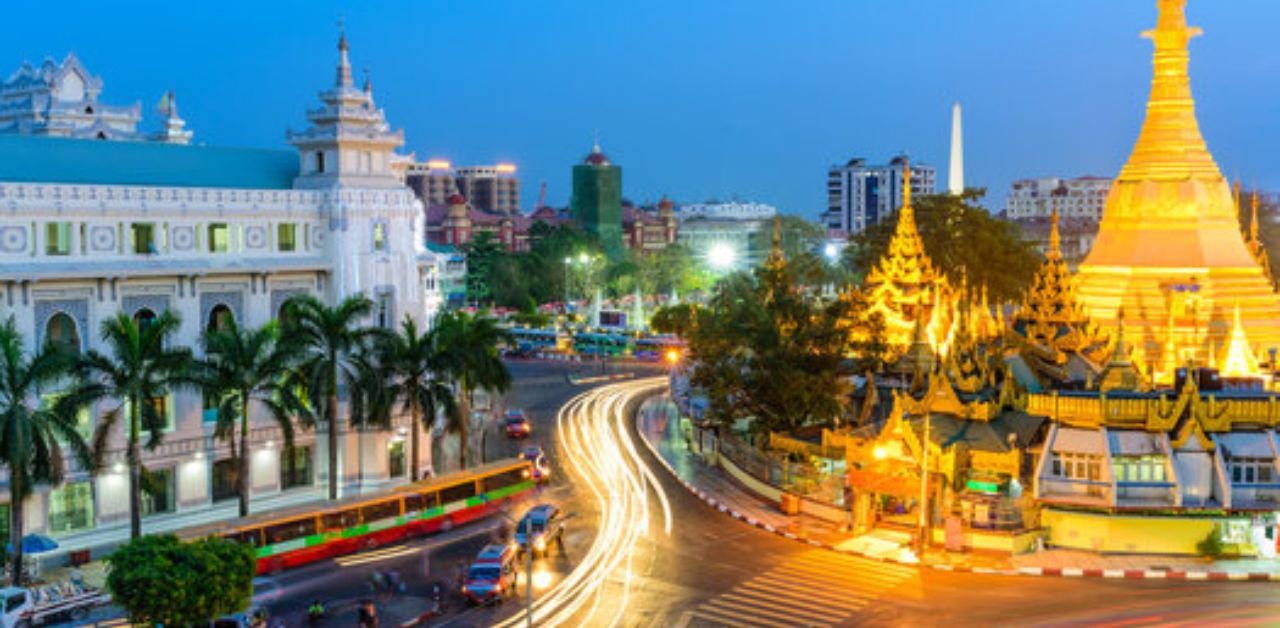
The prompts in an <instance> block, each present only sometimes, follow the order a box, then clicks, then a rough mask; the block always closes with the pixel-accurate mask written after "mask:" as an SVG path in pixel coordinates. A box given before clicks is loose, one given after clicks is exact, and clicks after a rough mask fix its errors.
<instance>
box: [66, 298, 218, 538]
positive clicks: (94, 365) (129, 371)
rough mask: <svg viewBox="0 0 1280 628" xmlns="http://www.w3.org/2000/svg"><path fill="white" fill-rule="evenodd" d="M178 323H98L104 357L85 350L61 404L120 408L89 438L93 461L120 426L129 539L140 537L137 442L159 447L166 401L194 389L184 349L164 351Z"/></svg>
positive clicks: (126, 319)
mask: <svg viewBox="0 0 1280 628" xmlns="http://www.w3.org/2000/svg"><path fill="white" fill-rule="evenodd" d="M180 325H181V319H179V318H178V315H177V314H174V313H173V312H172V311H169V310H165V311H164V313H162V314H160V315H159V316H155V317H152V318H148V319H134V318H133V317H130V316H129V315H128V314H125V313H124V312H120V313H118V314H117V315H116V316H114V317H112V318H109V319H107V320H105V321H103V322H102V340H103V342H104V343H105V344H106V346H107V348H108V349H109V351H110V355H107V354H104V353H100V352H98V351H96V350H90V351H89V352H87V353H85V354H84V355H83V356H81V357H80V359H79V360H78V362H77V364H76V367H75V370H76V373H77V375H78V377H79V380H80V381H79V383H78V384H77V385H76V388H75V389H74V390H73V391H71V392H70V393H69V394H68V395H67V397H66V398H65V399H66V401H65V403H67V404H69V405H68V407H77V406H79V407H84V406H88V405H90V404H94V403H97V402H100V401H118V402H119V403H120V405H118V406H116V407H115V408H114V409H112V410H110V411H108V412H107V413H106V414H104V415H103V416H102V420H101V421H100V422H99V423H98V428H97V430H96V432H95V433H94V436H93V449H94V451H95V452H97V454H98V455H101V454H102V452H103V451H104V450H105V449H106V445H107V438H108V436H109V435H110V433H111V431H112V430H114V429H116V427H117V426H118V425H119V424H120V423H121V422H122V421H123V422H124V425H123V429H124V431H125V442H126V444H127V447H128V449H127V452H126V456H125V457H126V461H127V463H128V466H129V535H130V538H135V539H136V538H138V537H139V536H141V535H142V488H143V486H142V482H143V468H142V453H141V451H140V450H139V442H140V441H141V440H142V432H143V431H146V432H147V442H146V448H147V449H148V450H150V449H154V448H155V447H156V446H158V445H159V444H160V441H161V439H162V438H163V435H164V429H165V427H166V426H165V423H166V421H167V419H168V417H167V412H168V408H167V405H168V402H167V401H166V395H168V393H169V392H171V391H172V390H173V389H174V388H177V387H186V386H189V385H192V384H193V383H194V381H193V379H192V373H191V367H192V363H193V362H192V357H191V351H190V349H187V348H185V347H170V346H169V339H170V337H171V336H173V334H174V333H175V332H177V330H178V327H179V326H180Z"/></svg>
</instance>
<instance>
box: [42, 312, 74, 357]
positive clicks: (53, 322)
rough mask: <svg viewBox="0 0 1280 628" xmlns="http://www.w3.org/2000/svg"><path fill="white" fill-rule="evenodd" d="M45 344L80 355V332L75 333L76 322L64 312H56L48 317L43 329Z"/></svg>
mask: <svg viewBox="0 0 1280 628" xmlns="http://www.w3.org/2000/svg"><path fill="white" fill-rule="evenodd" d="M44 337H45V342H48V343H49V344H51V345H53V346H55V347H58V348H59V349H62V350H63V351H67V352H69V353H75V354H78V353H80V332H78V331H76V321H75V319H73V318H71V317H70V316H68V315H67V313H66V312H58V313H57V314H54V315H53V316H51V317H49V322H48V323H47V324H46V325H45V328H44Z"/></svg>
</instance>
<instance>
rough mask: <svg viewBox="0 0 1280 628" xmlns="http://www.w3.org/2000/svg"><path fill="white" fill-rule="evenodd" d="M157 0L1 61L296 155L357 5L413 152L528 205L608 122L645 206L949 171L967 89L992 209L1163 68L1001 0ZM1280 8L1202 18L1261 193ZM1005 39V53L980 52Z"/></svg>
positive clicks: (1049, 170) (1209, 85)
mask: <svg viewBox="0 0 1280 628" xmlns="http://www.w3.org/2000/svg"><path fill="white" fill-rule="evenodd" d="M160 6H162V5H158V4H156V5H150V6H148V7H144V8H142V9H139V10H137V11H136V12H135V13H134V14H133V15H129V16H124V17H122V16H120V15H119V14H117V13H111V12H107V10H106V9H105V8H104V7H94V6H85V7H82V8H81V9H80V10H79V11H78V14H79V15H80V16H81V19H76V20H74V21H72V22H70V23H58V22H55V21H49V20H40V19H36V17H37V16H38V15H39V14H38V11H39V9H36V8H34V7H33V8H29V9H28V8H22V7H17V8H15V9H14V10H13V11H14V13H15V16H16V18H17V19H16V20H15V23H21V24H23V25H24V27H23V28H22V29H18V30H17V31H16V32H15V33H13V36H12V37H10V38H7V39H6V41H5V42H3V43H0V68H6V67H7V68H9V70H4V71H5V72H11V71H12V70H14V69H16V68H17V67H18V66H19V64H20V63H21V62H22V61H23V60H24V59H26V60H30V61H32V62H33V63H39V62H40V61H41V59H42V58H43V57H45V56H50V57H53V58H55V60H61V58H62V57H64V56H65V55H66V54H67V53H68V52H70V51H74V52H76V54H77V55H78V56H79V57H80V58H81V60H82V61H83V62H84V63H85V65H86V66H87V67H88V68H89V70H90V71H91V72H93V73H95V74H99V75H101V76H102V77H103V79H104V81H105V89H104V91H103V95H102V100H103V101H104V102H107V103H114V104H129V103H132V102H135V101H138V102H141V104H142V107H143V112H144V125H145V126H146V127H147V128H148V129H151V128H154V127H155V125H156V124H157V123H158V115H157V114H156V113H155V105H156V103H157V102H158V101H159V99H160V96H161V94H162V93H163V92H164V91H166V90H169V89H173V90H174V91H175V92H176V94H177V100H178V103H179V106H180V110H181V113H182V115H183V117H184V118H186V119H187V121H188V124H189V127H188V128H190V129H191V130H193V131H194V132H195V134H196V135H195V139H194V141H195V142H196V143H207V144H210V145H227V146H254V147H275V148H280V147H284V146H285V142H284V133H285V130H286V129H289V128H296V127H298V126H299V122H298V120H299V114H300V111H301V110H302V109H303V108H305V107H306V106H308V103H310V102H311V101H312V99H313V98H314V95H315V91H316V79H317V77H323V76H325V75H327V74H328V73H330V72H332V62H333V54H334V51H333V45H334V41H335V40H336V33H337V30H338V29H337V24H336V22H337V20H338V19H339V16H343V19H345V23H346V29H347V32H348V37H349V39H350V40H351V43H352V63H353V66H354V68H355V70H356V73H357V76H358V78H357V80H361V78H360V77H361V75H362V74H363V71H364V70H365V69H366V68H367V69H368V70H369V71H370V74H371V78H372V81H373V84H374V88H375V93H376V95H377V102H378V105H379V106H381V107H384V108H385V109H386V111H387V116H388V119H389V121H390V122H391V124H392V125H393V127H395V128H404V129H405V133H406V140H407V141H406V146H405V150H406V151H413V152H416V153H417V156H418V158H419V159H422V160H425V159H426V158H429V157H443V158H447V159H450V160H451V161H453V163H455V164H460V165H466V164H478V163H495V162H499V161H510V162H513V163H515V164H516V165H517V166H518V167H519V174H520V177H521V181H522V188H523V189H522V190H521V196H522V197H523V198H524V199H525V201H524V203H525V207H524V208H523V209H524V210H525V211H529V210H530V209H532V207H531V206H532V203H533V200H534V199H536V198H537V193H538V187H539V185H540V184H541V182H543V181H546V182H547V186H548V201H549V202H550V203H552V204H555V205H558V206H563V205H566V204H567V203H568V199H569V195H570V167H571V166H572V165H573V164H575V163H578V162H579V161H581V159H582V158H583V157H584V156H585V155H586V154H587V153H588V152H590V148H591V142H592V135H593V132H594V131H596V130H598V131H599V134H600V141H601V144H602V146H603V148H604V151H605V153H606V154H609V155H610V157H611V158H612V159H613V160H614V161H615V162H616V163H619V164H621V165H623V166H624V167H625V168H627V171H628V177H627V186H626V189H625V190H624V195H625V196H626V197H627V198H630V199H631V200H633V201H636V202H645V201H656V200H657V199H658V198H660V197H661V196H662V195H663V194H667V195H670V196H671V197H673V198H676V199H679V200H681V201H684V202H697V201H701V200H704V199H707V198H713V197H715V198H721V199H728V198H739V199H744V200H757V201H761V202H767V203H771V204H774V205H776V206H778V207H779V209H780V210H782V211H784V212H786V213H793V214H800V215H803V216H805V217H807V218H816V217H817V215H818V214H819V213H820V212H821V211H822V209H823V207H824V205H825V196H824V193H825V189H824V183H825V176H826V171H827V168H828V167H829V166H831V165H832V164H834V163H843V162H844V161H845V160H847V159H848V158H850V157H853V156H864V157H866V158H868V159H869V160H871V161H886V160H887V159H888V158H889V157H891V156H892V155H893V154H896V153H897V152H899V151H901V150H904V149H905V150H907V151H908V152H909V153H910V154H911V155H912V157H913V159H915V160H918V161H923V162H927V163H931V164H933V165H935V166H937V167H938V168H939V169H940V170H944V169H945V168H946V165H947V151H948V135H949V123H950V116H949V114H950V107H951V104H952V103H953V102H955V101H959V102H961V103H963V105H964V109H965V120H964V125H965V135H966V138H965V139H966V155H965V161H966V166H967V173H966V174H967V183H969V184H970V185H974V186H985V187H987V188H988V196H987V199H986V204H987V206H988V207H989V208H991V209H993V210H996V211H998V210H1000V209H1002V208H1003V206H1004V199H1005V196H1006V194H1007V193H1008V186H1009V183H1010V182H1011V181H1013V180H1015V179H1020V178H1027V177H1038V176H1067V177H1072V176H1080V175H1095V176H1103V177H1112V176H1114V175H1115V174H1116V172H1118V170H1119V166H1120V164H1121V163H1122V161H1123V159H1124V157H1125V156H1126V155H1127V154H1128V152H1129V150H1130V148H1131V147H1132V143H1133V141H1134V139H1136V134H1135V129H1136V128H1137V125H1138V122H1139V121H1140V120H1141V115H1142V105H1143V103H1144V102H1145V99H1146V90H1147V85H1148V81H1147V76H1148V75H1149V72H1150V65H1149V64H1150V61H1149V57H1148V55H1149V51H1150V43H1149V42H1147V41H1145V40H1143V39H1141V38H1139V37H1138V34H1137V33H1138V31H1139V30H1141V29H1143V28H1145V27H1147V26H1149V24H1150V7H1149V6H1148V3H1146V2H1133V3H1125V4H1123V5H1121V6H1113V3H1105V2H1081V3H1072V4H1070V5H1065V6H1063V5H1058V4H1055V5H1053V11H1054V14H1055V16H1056V19H1055V20H1049V21H1046V20H1044V19H1043V9H1044V7H1045V6H1047V5H1044V4H1043V3H1028V4H1027V5H1026V6H1013V7H1009V6H1002V5H1000V3H995V2H981V3H971V4H966V6H965V7H963V9H961V8H955V7H948V6H946V5H945V4H944V3H930V8H929V10H928V11H924V12H921V11H920V9H919V7H918V6H914V5H913V7H905V6H886V7H883V8H882V10H878V11H876V12H874V13H873V14H865V15H860V14H859V13H858V12H857V10H856V8H855V7H852V6H835V5H818V6H815V7H812V10H810V11H805V12H803V13H799V12H798V13H796V14H786V15H775V14H774V12H773V11H771V10H770V7H769V5H767V4H764V3H742V4H735V5H734V8H735V11H734V12H733V13H732V14H726V13H724V12H723V11H721V10H719V8H720V6H721V5H715V4H712V3H707V4H702V5H695V6H691V7H679V6H678V5H676V4H674V3H671V4H666V3H660V4H658V5H651V6H646V7H645V8H644V9H639V8H632V7H615V6H607V7H606V6H596V5H583V4H565V5H557V6H550V7H547V6H539V7H537V8H534V7H529V6H520V5H515V4H511V5H501V6H499V7H496V8H495V7H488V8H486V9H478V8H474V7H469V6H464V7H456V8H451V10H450V11H447V12H444V11H436V12H434V13H433V12H432V9H430V8H429V7H423V6H397V7H390V6H360V5H346V4H343V3H323V4H320V5H319V6H315V5H306V11H305V12H303V11H302V10H301V7H302V5H278V6H276V5H273V6H271V7H269V8H268V10H265V11H264V10H262V8H261V7H258V6H254V5H249V4H246V3H233V4H231V5H227V6H222V5H220V6H219V8H218V9H217V11H216V12H215V10H214V9H211V8H203V7H195V8H190V9H185V10H184V13H185V15H176V16H175V15H174V14H173V12H172V11H170V8H169V7H166V8H165V10H163V11H161V10H159V7H160ZM28 12H29V13H28ZM1278 14H1280V7H1275V6H1270V5H1267V4H1266V3H1263V2H1260V1H1256V0H1255V1H1250V2H1239V3H1231V4H1230V5H1223V4H1217V3H1215V4H1208V3H1200V4H1195V5H1192V6H1191V7H1190V11H1189V20H1190V21H1191V22H1192V23H1193V24H1196V25H1198V26H1201V27H1203V28H1204V29H1205V31H1206V36H1205V37H1203V38H1199V39H1197V40H1196V41H1195V42H1193V43H1192V81H1193V90H1194V93H1195V94H1196V96H1197V99H1198V103H1199V104H1200V119H1201V123H1202V125H1203V129H1204V133H1205V136H1206V139H1207V141H1208V142H1209V145H1210V148H1211V149H1212V150H1213V151H1214V154H1215V156H1217V158H1218V159H1219V163H1220V165H1221V167H1222V170H1223V172H1224V173H1225V174H1226V175H1227V176H1228V177H1231V178H1234V177H1239V178H1241V179H1242V180H1244V181H1245V182H1247V183H1249V184H1257V185H1259V186H1263V187H1274V186H1275V185H1276V184H1277V181H1275V180H1274V177H1273V176H1271V175H1268V174H1267V173H1266V172H1264V171H1263V166H1262V164H1263V163H1265V157H1264V152H1263V151H1264V150H1265V147H1266V146H1267V145H1268V144H1270V143H1272V142H1273V141H1274V140H1275V139H1280V127H1277V126H1276V125H1268V124H1267V123H1266V121H1267V114H1268V113H1269V110H1270V109H1272V108H1273V103H1275V102H1280V93H1277V92H1280V88H1277V87H1275V86H1272V85H1270V84H1269V83H1268V82H1265V81H1259V80H1253V79H1251V77H1252V76H1255V75H1258V74H1261V73H1265V72H1266V71H1268V70H1270V69H1273V68H1274V67H1276V66H1277V65H1278V64H1280V53H1273V52H1271V51H1270V50H1269V49H1268V48H1267V47H1265V46H1263V45H1261V44H1260V43H1259V42H1262V41H1264V40H1265V39H1264V38H1265V31H1264V30H1263V29H1264V28H1265V26H1263V25H1264V24H1266V23H1268V22H1269V20H1268V19H1266V18H1267V16H1273V17H1274V16H1276V15H1278ZM184 24H187V25H196V24H199V26H200V27H199V28H198V29H197V28H194V27H192V28H186V27H184V26H183V25H184ZM976 25H982V28H981V30H979V29H977V28H976ZM712 33H714V34H715V35H716V36H714V37H711V36H707V37H702V36H700V35H710V34H712ZM1081 33H1088V35H1087V36H1086V37H1084V38H1082V36H1081ZM991 37H995V38H1000V39H1002V40H1003V42H1002V45H1000V46H981V45H966V42H970V44H972V43H973V42H977V41H981V39H985V38H991ZM265 42H270V44H267V43H265ZM904 42H905V43H906V44H907V45H906V46H903V45H902V44H903V43H904ZM867 121H871V122H867ZM944 171H945V170H944ZM941 175H942V173H940V176H941Z"/></svg>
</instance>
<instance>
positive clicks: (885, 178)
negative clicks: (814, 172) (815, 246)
mask: <svg viewBox="0 0 1280 628" xmlns="http://www.w3.org/2000/svg"><path fill="white" fill-rule="evenodd" d="M906 164H907V158H906V156H905V155H899V156H897V157H894V158H893V159H891V160H889V163H888V164H886V165H883V166H868V165H867V160H866V159H863V158H861V157H855V158H853V159H850V160H849V161H848V162H846V163H845V164H844V165H843V166H832V167H831V169H830V170H828V171H827V211H826V212H825V213H823V214H822V223H823V224H824V225H825V226H826V227H827V229H830V230H834V231H843V232H845V233H851V234H852V233H858V232H861V231H862V230H863V229H866V228H867V227H869V226H871V225H874V224H876V223H878V222H880V219H881V218H883V217H884V216H887V215H889V214H890V213H891V212H893V210H895V209H897V208H898V207H900V206H901V205H902V199H903V196H902V186H903V173H904V172H905V171H906V170H907V167H906ZM910 177H911V182H910V184H911V192H912V193H914V194H917V195H919V194H933V193H934V189H935V187H934V186H935V185H936V178H937V170H936V169H935V168H934V167H933V166H931V165H929V164H922V163H916V164H913V165H912V167H911V169H910Z"/></svg>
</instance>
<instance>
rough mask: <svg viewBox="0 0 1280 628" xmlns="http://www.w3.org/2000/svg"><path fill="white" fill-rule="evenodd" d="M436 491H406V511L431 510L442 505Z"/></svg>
mask: <svg viewBox="0 0 1280 628" xmlns="http://www.w3.org/2000/svg"><path fill="white" fill-rule="evenodd" d="M436 497H437V494H436V492H435V491H425V492H422V493H406V494H405V496H404V511H405V512H407V513H408V512H422V511H424V510H430V509H432V508H435V507H436V506H439V505H440V501H439V500H438V499H436Z"/></svg>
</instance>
